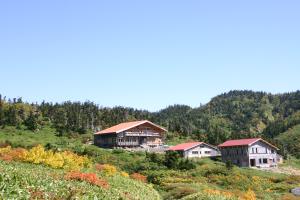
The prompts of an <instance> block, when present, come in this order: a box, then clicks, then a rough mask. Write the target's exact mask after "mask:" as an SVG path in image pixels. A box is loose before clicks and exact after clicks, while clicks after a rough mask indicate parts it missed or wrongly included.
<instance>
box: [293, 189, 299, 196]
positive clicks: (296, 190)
mask: <svg viewBox="0 0 300 200" xmlns="http://www.w3.org/2000/svg"><path fill="white" fill-rule="evenodd" d="M292 193H293V194H294V195H296V196H300V188H295V189H292Z"/></svg>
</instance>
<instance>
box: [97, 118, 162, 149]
mask: <svg viewBox="0 0 300 200" xmlns="http://www.w3.org/2000/svg"><path fill="white" fill-rule="evenodd" d="M166 131H167V130H166V129H164V128H162V127H160V126H158V125H156V124H154V123H152V122H150V121H147V120H144V121H134V122H126V123H121V124H118V125H116V126H113V127H110V128H108V129H105V130H102V131H99V132H97V133H95V134H94V144H95V145H97V146H100V147H104V148H115V147H123V148H134V147H141V146H142V147H158V146H161V145H163V134H164V133H165V132H166Z"/></svg>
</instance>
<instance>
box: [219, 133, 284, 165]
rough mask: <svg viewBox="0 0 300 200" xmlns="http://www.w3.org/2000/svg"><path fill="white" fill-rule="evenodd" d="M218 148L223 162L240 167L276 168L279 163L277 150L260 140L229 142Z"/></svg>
mask: <svg viewBox="0 0 300 200" xmlns="http://www.w3.org/2000/svg"><path fill="white" fill-rule="evenodd" d="M219 148H220V150H221V153H222V160H223V161H224V162H228V161H230V162H232V163H233V164H236V165H238V166H241V167H260V168H268V167H276V166H277V165H278V163H279V162H280V156H279V155H278V154H277V151H278V148H277V147H276V146H274V145H272V144H270V143H268V142H267V141H265V140H263V139H261V138H250V139H241V140H229V141H226V142H224V143H223V144H221V145H219Z"/></svg>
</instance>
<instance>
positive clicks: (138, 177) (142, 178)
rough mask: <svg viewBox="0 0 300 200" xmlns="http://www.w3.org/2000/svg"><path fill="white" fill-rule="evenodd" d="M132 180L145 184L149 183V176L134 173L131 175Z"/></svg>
mask: <svg viewBox="0 0 300 200" xmlns="http://www.w3.org/2000/svg"><path fill="white" fill-rule="evenodd" d="M130 178H132V179H135V180H138V181H141V182H143V183H147V176H144V175H142V174H139V173H133V174H131V175H130Z"/></svg>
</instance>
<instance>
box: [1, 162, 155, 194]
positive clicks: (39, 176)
mask: <svg viewBox="0 0 300 200" xmlns="http://www.w3.org/2000/svg"><path fill="white" fill-rule="evenodd" d="M0 170H1V173H0V197H1V198H2V199H101V200H102V199H103V200H114V199H115V200H120V199H124V200H125V199H133V200H144V199H145V200H147V199H149V200H159V199H160V196H159V194H158V193H157V192H156V191H155V190H154V189H153V188H152V187H151V186H150V185H146V184H144V183H141V182H138V181H135V180H131V179H130V178H126V177H122V176H120V175H116V176H112V177H106V180H107V181H108V183H109V185H110V187H109V188H108V189H103V188H101V187H97V186H94V185H91V184H89V183H87V182H79V181H70V180H66V179H64V174H65V172H64V171H63V170H57V169H51V168H49V167H45V166H42V165H34V164H27V163H17V162H11V163H7V162H3V161H0Z"/></svg>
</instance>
